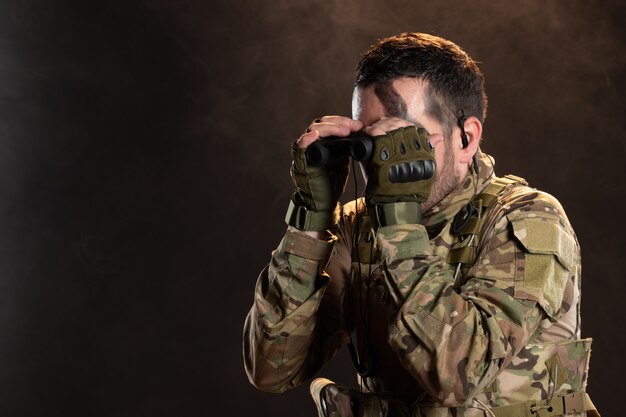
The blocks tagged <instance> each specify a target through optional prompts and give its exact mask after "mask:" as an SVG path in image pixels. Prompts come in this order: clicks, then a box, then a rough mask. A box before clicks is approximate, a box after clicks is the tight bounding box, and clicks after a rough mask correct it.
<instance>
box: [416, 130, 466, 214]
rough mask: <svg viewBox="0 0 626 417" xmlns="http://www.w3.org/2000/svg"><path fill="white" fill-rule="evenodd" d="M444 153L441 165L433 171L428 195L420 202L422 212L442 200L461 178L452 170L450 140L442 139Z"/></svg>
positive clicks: (452, 154) (452, 160)
mask: <svg viewBox="0 0 626 417" xmlns="http://www.w3.org/2000/svg"><path fill="white" fill-rule="evenodd" d="M444 143H445V149H446V150H445V154H444V157H443V166H442V167H441V168H440V167H437V171H436V173H435V180H434V182H433V187H432V189H431V190H430V195H429V196H428V198H427V199H426V201H424V202H423V203H422V213H425V212H426V211H428V210H430V209H431V208H433V206H434V205H435V204H437V203H439V202H440V201H441V200H443V199H444V198H445V197H446V196H447V195H448V194H450V193H451V192H452V191H454V190H455V189H456V188H457V187H458V186H459V184H460V183H461V180H459V179H458V178H457V176H456V173H455V171H454V153H453V150H452V144H451V141H450V140H448V139H444Z"/></svg>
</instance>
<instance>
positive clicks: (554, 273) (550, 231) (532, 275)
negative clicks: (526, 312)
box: [511, 217, 577, 321]
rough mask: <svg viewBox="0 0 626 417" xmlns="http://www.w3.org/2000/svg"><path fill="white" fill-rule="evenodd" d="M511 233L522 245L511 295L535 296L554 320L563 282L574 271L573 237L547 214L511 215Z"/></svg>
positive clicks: (574, 251)
mask: <svg viewBox="0 0 626 417" xmlns="http://www.w3.org/2000/svg"><path fill="white" fill-rule="evenodd" d="M511 225H512V227H513V234H514V236H515V238H516V240H517V241H518V242H519V243H520V244H521V246H522V247H523V249H524V253H523V255H522V256H523V260H522V262H520V263H519V265H518V268H517V270H518V274H520V275H521V277H520V278H521V279H517V278H516V280H515V296H516V297H517V298H525V299H531V300H535V301H537V302H538V303H539V305H541V307H542V308H543V309H544V311H545V312H546V313H547V314H548V316H549V317H550V318H551V319H552V320H553V321H556V320H558V318H559V310H560V308H561V303H562V302H563V294H564V291H565V285H566V283H567V279H568V277H569V276H570V275H572V274H573V273H574V271H573V269H574V265H575V258H576V253H577V247H576V242H575V240H574V238H573V237H572V236H571V235H570V234H569V233H567V232H566V231H565V229H564V228H563V227H562V226H561V225H559V224H558V220H557V219H553V218H549V217H524V218H516V219H511Z"/></svg>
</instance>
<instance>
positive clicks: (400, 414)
mask: <svg viewBox="0 0 626 417" xmlns="http://www.w3.org/2000/svg"><path fill="white" fill-rule="evenodd" d="M577 394H581V395H577ZM577 394H569V395H566V396H563V397H557V398H555V400H556V401H555V402H554V403H553V404H552V403H551V404H549V406H548V405H545V406H542V405H541V404H536V403H534V402H528V403H520V404H518V405H516V406H508V407H506V406H505V407H499V408H495V409H488V408H487V407H485V406H484V405H482V404H481V406H480V407H477V408H473V407H472V408H464V409H463V411H462V412H460V414H459V415H462V416H464V417H552V416H554V417H557V416H565V417H584V416H587V417H600V414H599V413H598V411H597V410H596V408H595V406H594V405H593V403H592V402H591V400H590V399H589V396H588V395H587V394H585V393H584V392H583V393H577ZM311 396H312V397H313V400H314V401H315V405H316V406H317V410H318V416H319V417H421V416H423V415H424V414H423V413H422V410H421V407H420V406H419V405H418V404H417V402H418V400H417V399H416V398H413V399H406V400H402V399H398V398H397V397H391V396H385V395H377V394H373V393H362V392H359V391H357V390H354V389H350V388H346V387H343V386H341V385H337V384H335V383H333V382H332V381H330V380H328V379H324V378H318V379H316V380H314V381H313V382H312V383H311ZM561 398H562V399H563V402H562V403H561V400H560V399H561ZM568 402H569V405H568ZM577 402H579V404H574V403H577ZM558 404H563V406H557V405H558ZM572 404H574V405H572ZM527 405H528V407H527ZM553 405H555V407H554V409H553ZM427 410H428V411H427V412H426V414H427V415H428V416H433V417H434V416H438V417H448V416H449V415H450V412H451V411H453V410H452V409H449V408H446V407H432V406H431V407H428V408H427ZM454 410H457V411H456V412H452V415H455V416H456V415H457V414H458V412H459V410H461V409H454Z"/></svg>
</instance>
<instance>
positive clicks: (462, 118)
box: [457, 115, 478, 174]
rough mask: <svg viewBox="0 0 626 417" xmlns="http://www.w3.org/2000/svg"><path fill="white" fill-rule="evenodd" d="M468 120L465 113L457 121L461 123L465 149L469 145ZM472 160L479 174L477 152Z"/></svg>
mask: <svg viewBox="0 0 626 417" xmlns="http://www.w3.org/2000/svg"><path fill="white" fill-rule="evenodd" d="M466 120H467V116H465V115H461V117H459V119H458V121H457V123H458V125H459V129H461V144H462V145H463V149H465V148H467V147H468V146H469V140H468V139H467V133H465V121H466ZM472 161H473V164H472V165H473V166H474V172H476V174H478V158H477V157H476V154H474V156H473V157H472Z"/></svg>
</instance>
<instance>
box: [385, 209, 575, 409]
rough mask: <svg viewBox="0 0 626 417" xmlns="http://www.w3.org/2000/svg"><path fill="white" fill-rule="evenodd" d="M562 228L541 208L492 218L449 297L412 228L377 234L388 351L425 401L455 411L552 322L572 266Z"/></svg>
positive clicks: (419, 231) (441, 268) (441, 266)
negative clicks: (488, 234)
mask: <svg viewBox="0 0 626 417" xmlns="http://www.w3.org/2000/svg"><path fill="white" fill-rule="evenodd" d="M557 204H558V203H557ZM511 219H513V220H511ZM528 221H530V222H541V223H542V224H543V226H542V225H539V226H540V227H534V226H531V227H528V226H527V225H526V223H527V222H528ZM562 224H564V223H563V220H562V219H561V218H560V216H559V215H557V214H555V213H550V212H547V211H546V210H543V206H542V210H541V211H540V210H528V211H517V212H514V213H511V216H510V218H509V217H508V216H507V217H503V218H501V219H500V220H499V221H498V222H497V223H496V225H495V228H494V230H493V234H492V235H491V237H490V238H489V239H488V241H487V244H486V245H484V247H483V250H482V252H481V253H480V254H479V257H478V261H477V263H476V264H475V266H474V267H472V268H471V269H470V270H469V272H468V275H467V278H466V280H465V282H464V284H463V285H462V286H461V288H459V289H454V288H453V283H454V279H453V272H452V271H451V268H450V266H449V265H448V264H447V263H446V259H443V258H442V257H441V256H438V255H436V254H435V251H434V250H433V249H434V248H433V243H432V242H429V238H428V235H427V232H426V230H425V228H424V227H423V226H422V225H415V224H409V225H396V226H387V227H381V228H379V230H378V234H377V244H378V246H379V249H380V250H381V254H382V259H383V261H382V266H383V270H384V271H385V277H386V283H387V286H388V289H389V292H390V294H391V296H392V299H393V303H392V305H391V307H390V308H392V309H393V311H391V315H390V317H391V322H390V328H389V334H390V336H389V343H390V344H391V346H392V348H393V349H394V350H395V351H396V353H397V354H398V356H399V358H400V360H401V362H402V363H403V365H404V366H405V367H406V368H407V369H408V370H409V371H410V372H411V373H412V374H413V375H414V376H415V378H417V380H418V381H419V382H420V384H421V385H422V387H423V388H424V389H425V390H426V392H428V393H429V394H430V396H431V397H432V398H433V400H435V401H437V402H439V403H441V404H442V405H444V406H447V407H451V406H460V405H462V403H463V402H464V401H465V400H466V399H468V398H470V397H472V396H474V395H476V394H478V393H480V392H481V391H483V390H484V389H485V388H486V387H487V386H488V384H489V383H491V382H492V381H493V379H494V378H495V376H496V375H497V374H498V373H499V372H500V370H502V369H504V368H506V367H507V366H508V364H509V363H511V361H512V359H513V358H514V357H515V356H516V355H517V353H518V352H519V351H520V350H521V349H522V348H523V347H524V346H525V345H526V344H527V343H528V342H529V340H530V339H531V338H532V337H533V336H534V335H536V334H537V332H538V331H539V329H540V324H544V323H545V320H550V321H555V320H557V319H558V317H559V314H560V311H561V310H560V305H561V304H562V302H563V292H564V290H563V288H564V283H565V281H566V280H568V279H569V278H570V277H569V275H570V274H571V273H572V272H573V271H574V270H575V268H574V266H573V263H575V262H576V260H577V259H578V258H577V257H576V253H575V252H576V250H577V246H576V245H575V243H574V242H575V238H574V237H573V236H572V234H571V233H570V231H569V230H567V228H566V227H563V226H562ZM535 226H537V224H535ZM529 242H530V243H529ZM559 242H560V243H559ZM563 242H564V243H563ZM542 246H543V250H538V247H542ZM539 258H541V259H539ZM561 258H563V259H565V258H568V259H569V260H570V262H569V264H568V262H567V261H565V262H562V263H561V260H562V259H561ZM531 264H532V265H531ZM566 264H567V265H566ZM546 293H550V296H549V297H546V296H545V294H546ZM542 294H544V295H542Z"/></svg>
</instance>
